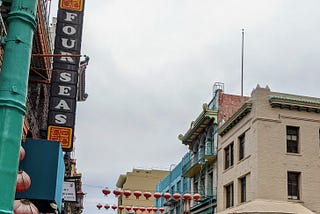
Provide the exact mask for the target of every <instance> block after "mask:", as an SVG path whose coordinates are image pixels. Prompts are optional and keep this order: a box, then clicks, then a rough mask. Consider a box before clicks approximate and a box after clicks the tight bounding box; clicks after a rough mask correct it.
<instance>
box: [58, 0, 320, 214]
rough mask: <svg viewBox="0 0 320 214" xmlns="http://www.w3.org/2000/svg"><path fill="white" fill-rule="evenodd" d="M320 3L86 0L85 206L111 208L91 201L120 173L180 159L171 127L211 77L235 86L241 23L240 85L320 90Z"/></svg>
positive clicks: (80, 112)
mask: <svg viewBox="0 0 320 214" xmlns="http://www.w3.org/2000/svg"><path fill="white" fill-rule="evenodd" d="M57 4H58V3H57V0H52V7H53V8H54V7H56V5H57ZM319 8H320V1H318V0H305V1H301V0H300V1H298V0H242V1H239V0H225V1H218V0H95V1H88V0H87V2H86V8H85V16H84V28H83V29H84V32H83V40H82V54H86V55H88V56H90V62H89V65H88V67H87V84H86V87H87V93H88V94H89V97H88V99H87V101H86V102H83V103H79V104H78V106H77V122H76V128H75V132H76V142H75V158H76V159H77V167H78V171H79V172H81V173H82V175H83V184H84V185H83V191H84V192H86V193H87V195H86V197H85V210H84V213H87V214H92V213H101V212H103V213H115V212H114V211H111V210H112V209H110V210H109V211H108V212H107V211H105V210H100V211H98V210H97V208H96V207H95V206H96V204H97V203H101V204H103V205H104V204H106V203H108V204H111V205H112V204H113V203H116V200H115V198H114V196H113V195H112V194H111V195H109V196H108V197H104V196H103V194H102V193H101V190H102V188H103V187H109V188H110V189H115V188H116V187H115V185H116V182H117V180H118V177H119V175H120V174H125V173H126V172H128V171H132V169H133V168H143V169H165V170H169V166H170V165H171V164H177V163H178V162H179V161H180V160H181V158H182V157H183V155H184V154H185V153H186V152H187V147H186V146H184V145H183V144H182V143H181V141H179V140H178V138H177V136H178V135H179V134H184V133H185V132H186V131H187V130H188V128H189V126H190V123H191V121H192V120H195V119H196V117H197V116H198V115H199V114H200V112H201V111H202V104H203V103H205V102H209V101H210V99H211V98H212V87H213V84H214V83H215V82H223V83H224V86H225V88H224V89H225V92H226V93H230V94H238V95H239V94H240V92H241V84H240V80H241V70H240V68H241V29H242V28H244V29H245V56H244V58H245V61H244V94H245V95H247V96H249V95H250V93H251V91H252V89H253V88H255V87H256V85H257V84H260V85H261V86H263V87H265V86H266V85H268V86H269V87H270V88H271V90H272V91H277V92H285V93H294V94H300V95H307V96H315V97H320V94H319V87H318V85H319V67H320V59H319V57H320V13H319ZM53 11H54V10H53ZM52 13H54V12H52Z"/></svg>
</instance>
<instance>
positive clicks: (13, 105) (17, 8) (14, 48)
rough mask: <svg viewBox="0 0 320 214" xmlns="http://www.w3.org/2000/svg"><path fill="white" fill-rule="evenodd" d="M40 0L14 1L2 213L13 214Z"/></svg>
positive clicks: (5, 70) (0, 90)
mask: <svg viewBox="0 0 320 214" xmlns="http://www.w3.org/2000/svg"><path fill="white" fill-rule="evenodd" d="M36 6H37V0H12V6H11V10H10V13H9V14H8V35H7V37H6V39H5V48H4V55H3V65H2V71H1V72H0V214H4V213H10V214H12V213H13V201H14V197H15V186H16V179H17V171H18V164H19V150H20V142H21V135H22V127H23V118H24V116H25V112H26V97H27V86H28V85H27V84H28V76H29V67H30V58H31V51H32V38H33V34H34V31H35V29H36V19H35V15H36Z"/></svg>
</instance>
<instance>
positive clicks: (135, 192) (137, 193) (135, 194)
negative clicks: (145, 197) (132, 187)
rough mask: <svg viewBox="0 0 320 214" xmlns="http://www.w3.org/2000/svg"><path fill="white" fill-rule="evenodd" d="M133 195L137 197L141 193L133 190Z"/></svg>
mask: <svg viewBox="0 0 320 214" xmlns="http://www.w3.org/2000/svg"><path fill="white" fill-rule="evenodd" d="M133 195H134V196H136V199H139V197H140V196H141V195H142V192H141V191H134V192H133Z"/></svg>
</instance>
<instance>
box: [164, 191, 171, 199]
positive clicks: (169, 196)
mask: <svg viewBox="0 0 320 214" xmlns="http://www.w3.org/2000/svg"><path fill="white" fill-rule="evenodd" d="M163 197H164V198H165V199H166V200H168V199H169V198H171V194H170V193H168V192H166V193H164V194H163Z"/></svg>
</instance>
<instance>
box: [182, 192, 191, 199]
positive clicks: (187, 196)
mask: <svg viewBox="0 0 320 214" xmlns="http://www.w3.org/2000/svg"><path fill="white" fill-rule="evenodd" d="M191 198H192V196H191V194H189V193H185V194H183V199H184V200H191Z"/></svg>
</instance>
